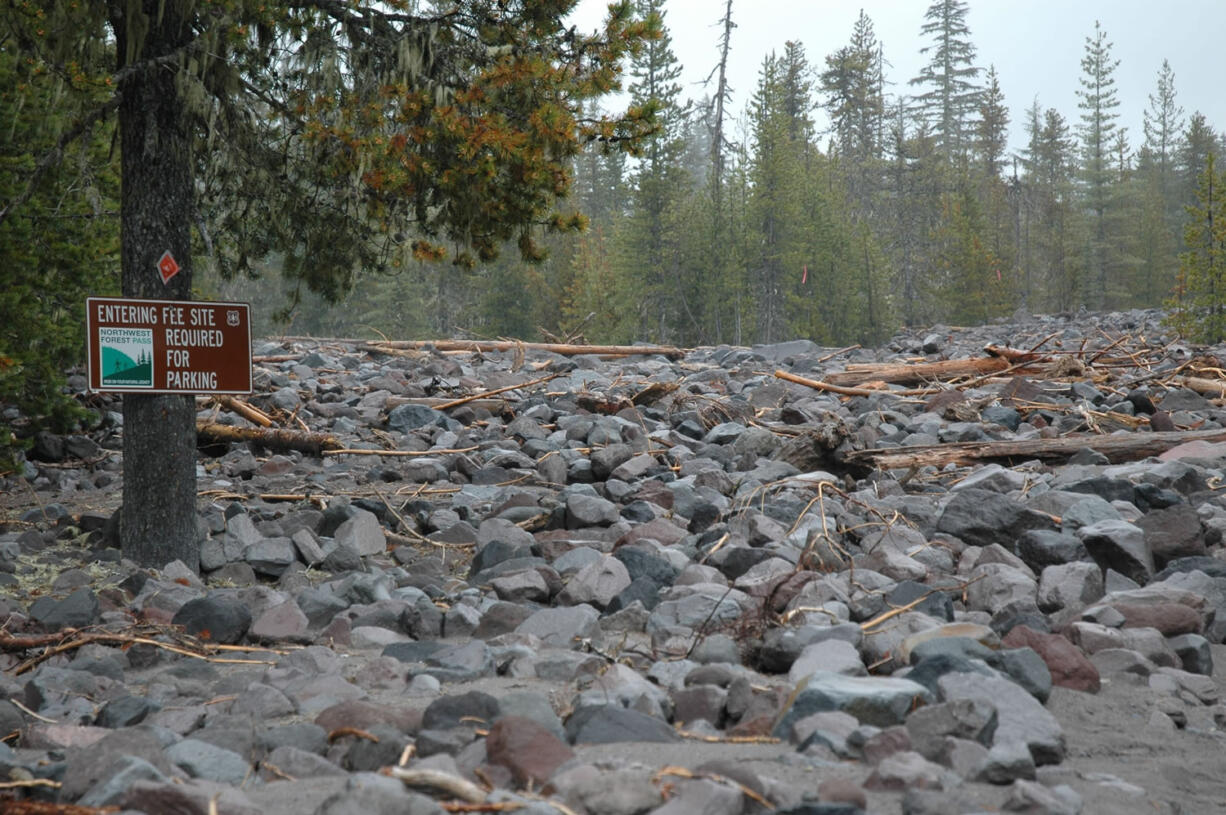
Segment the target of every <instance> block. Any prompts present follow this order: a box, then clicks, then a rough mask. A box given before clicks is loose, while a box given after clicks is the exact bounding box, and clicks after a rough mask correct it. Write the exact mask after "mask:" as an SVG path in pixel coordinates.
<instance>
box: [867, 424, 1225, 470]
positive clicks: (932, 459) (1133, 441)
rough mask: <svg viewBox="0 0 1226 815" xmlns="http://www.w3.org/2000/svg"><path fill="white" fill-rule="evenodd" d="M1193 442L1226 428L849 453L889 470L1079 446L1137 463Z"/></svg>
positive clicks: (1043, 455) (1043, 454)
mask: <svg viewBox="0 0 1226 815" xmlns="http://www.w3.org/2000/svg"><path fill="white" fill-rule="evenodd" d="M1190 441H1207V442H1219V441H1226V430H1223V429H1216V430H1189V431H1173V432H1168V433H1127V434H1121V435H1110V436H1101V435H1094V434H1091V433H1078V434H1076V435H1070V436H1061V437H1058V438H1054V439H1022V440H1020V441H1012V440H1007V441H964V442H948V443H945V444H932V445H926V444H922V445H911V446H907V447H892V448H885V449H879V450H855V451H851V452H847V453H844V454H843V461H844V462H845V463H846V464H853V465H854V464H866V465H870V466H873V467H879V468H881V469H883V470H901V469H907V468H911V467H926V466H929V465H931V466H935V467H943V466H945V465H946V464H973V463H976V462H988V461H1002V462H1006V463H1016V462H1018V461H1025V460H1027V459H1041V460H1044V461H1063V460H1065V459H1067V458H1068V457H1069V456H1071V455H1073V454H1074V453H1076V452H1077V451H1078V450H1082V449H1089V450H1093V451H1095V452H1096V453H1102V454H1103V455H1104V456H1106V457H1107V459H1108V460H1109V461H1111V462H1112V463H1115V464H1118V463H1120V462H1125V461H1137V460H1139V459H1143V458H1147V457H1149V456H1156V455H1160V454H1161V453H1164V452H1166V451H1167V450H1170V449H1171V448H1172V447H1175V446H1176V445H1180V444H1184V443H1186V442H1190Z"/></svg>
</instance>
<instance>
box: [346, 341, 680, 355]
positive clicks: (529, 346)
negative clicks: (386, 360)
mask: <svg viewBox="0 0 1226 815" xmlns="http://www.w3.org/2000/svg"><path fill="white" fill-rule="evenodd" d="M362 345H363V347H365V348H366V349H368V350H371V351H382V350H384V349H391V350H394V351H406V350H425V349H428V348H433V349H435V350H437V351H479V352H482V353H488V352H490V351H512V352H514V351H516V350H517V349H523V350H525V351H545V352H547V353H550V354H560V355H562V356H574V355H576V354H597V355H599V356H622V357H624V356H636V355H644V356H654V355H659V356H663V357H668V358H669V359H677V358H678V357H682V356H685V350H684V349H681V348H675V347H673V346H670V345H568V344H565V343H552V342H518V341H512V340H501V341H487V340H384V341H377V340H370V341H367V342H364V343H363V344H362Z"/></svg>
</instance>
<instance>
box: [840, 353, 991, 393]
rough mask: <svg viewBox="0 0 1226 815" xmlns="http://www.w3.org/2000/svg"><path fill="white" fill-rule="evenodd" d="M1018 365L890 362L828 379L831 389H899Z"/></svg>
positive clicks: (964, 361) (983, 360)
mask: <svg viewBox="0 0 1226 815" xmlns="http://www.w3.org/2000/svg"><path fill="white" fill-rule="evenodd" d="M1014 365H1015V363H1014V362H1010V361H1009V359H1007V358H1006V357H1003V356H998V357H975V358H973V359H940V360H937V361H935V362H886V363H872V364H863V365H849V366H847V370H846V371H843V372H842V373H833V374H830V375H829V376H827V377H826V382H828V383H829V384H831V385H840V386H841V385H860V384H863V383H865V382H888V383H891V384H895V385H918V384H922V383H927V382H933V381H935V380H945V379H954V378H956V377H960V376H990V375H991V374H998V373H1000V372H1001V371H1004V370H1006V369H1007V368H1011V367H1013V366H1014Z"/></svg>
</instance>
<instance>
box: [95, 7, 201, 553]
mask: <svg viewBox="0 0 1226 815" xmlns="http://www.w3.org/2000/svg"><path fill="white" fill-rule="evenodd" d="M186 8H187V4H184V3H162V2H159V0H129V1H128V2H125V1H124V0H112V2H111V8H110V14H111V24H112V28H113V30H114V33H115V40H116V51H117V53H118V59H119V65H118V68H119V69H121V70H122V69H123V68H124V67H127V66H128V65H134V64H136V63H140V62H146V63H148V62H149V61H150V60H156V58H158V57H162V56H166V55H169V54H173V53H175V52H176V51H180V50H182V49H183V48H184V47H185V46H186V45H187V44H188V42H189V41H190V39H191V31H190V28H189V26H188V20H187V17H186V13H185V9H186ZM179 70H180V68H178V66H176V65H175V64H174V63H173V62H171V63H167V64H163V63H162V62H160V61H158V62H154V63H152V64H149V65H147V67H145V68H144V69H143V70H135V71H132V72H131V73H129V74H127V75H126V76H125V77H124V79H123V80H122V81H121V83H120V94H121V96H122V101H121V102H120V105H119V132H120V149H121V155H122V163H123V189H122V193H121V203H120V216H121V221H122V227H121V256H122V268H123V278H122V280H123V294H124V296H125V297H142V298H154V299H166V300H186V299H188V298H189V297H190V293H191V278H192V269H191V232H190V227H189V224H190V223H191V218H192V211H193V203H192V168H191V148H190V144H189V140H188V129H187V123H186V120H185V117H184V110H183V101H182V99H181V98H180V96H179V91H178V86H177V82H176V75H177V74H178V72H179ZM168 250H169V252H170V253H171V255H173V256H174V258H175V260H176V261H177V262H178V264H179V266H180V270H179V272H178V274H177V275H176V276H175V277H173V278H171V279H170V281H169V282H168V283H163V282H162V277H161V275H160V274H159V272H158V268H157V264H158V260H159V259H160V258H161V256H162V253H163V252H166V251H168ZM195 413H196V406H195V398H194V397H192V396H188V395H166V394H150V395H144V394H128V395H126V396H125V397H124V400H123V418H124V434H123V442H124V445H123V447H124V449H123V453H124V456H123V474H124V499H123V507H122V508H121V509H120V523H119V529H120V540H121V545H122V549H123V553H124V555H125V556H127V557H129V558H131V559H132V560H134V561H136V562H137V563H139V564H141V565H143V566H155V567H160V566H164V565H165V564H166V563H168V562H170V561H172V560H181V561H183V562H184V563H185V564H187V566H188V567H189V568H191V569H193V570H195V569H198V567H199V561H200V558H199V541H198V540H197V532H196V427H195Z"/></svg>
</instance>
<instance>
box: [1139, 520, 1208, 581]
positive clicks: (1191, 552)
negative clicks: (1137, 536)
mask: <svg viewBox="0 0 1226 815" xmlns="http://www.w3.org/2000/svg"><path fill="white" fill-rule="evenodd" d="M1137 526H1139V527H1140V528H1141V531H1142V532H1144V533H1145V542H1146V543H1147V544H1148V545H1149V549H1150V551H1151V552H1152V553H1153V556H1154V565H1155V566H1157V567H1158V568H1159V569H1161V568H1163V567H1165V566H1166V564H1168V563H1170V562H1171V561H1172V560H1175V559H1177V558H1181V557H1199V556H1201V555H1204V554H1205V532H1204V528H1203V525H1202V524H1201V520H1200V515H1198V514H1197V512H1196V510H1195V509H1194V508H1193V507H1191V506H1190V505H1188V504H1176V505H1175V506H1173V507H1167V508H1165V509H1155V510H1151V511H1149V512H1147V513H1145V515H1144V516H1142V518H1141V519H1140V520H1139V521H1137Z"/></svg>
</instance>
